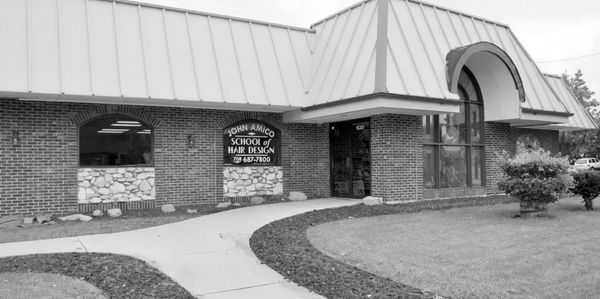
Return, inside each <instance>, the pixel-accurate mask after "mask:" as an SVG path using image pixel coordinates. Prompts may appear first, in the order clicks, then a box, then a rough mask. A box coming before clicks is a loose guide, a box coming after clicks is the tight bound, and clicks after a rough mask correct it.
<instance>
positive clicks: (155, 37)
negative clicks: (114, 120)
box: [0, 0, 314, 110]
mask: <svg viewBox="0 0 600 299" xmlns="http://www.w3.org/2000/svg"><path fill="white" fill-rule="evenodd" d="M313 35H314V34H313V33H312V31H311V30H308V29H299V28H295V27H286V26H283V25H277V24H269V23H265V22H260V21H250V20H244V19H238V18H232V17H226V16H220V15H214V14H207V13H201V12H192V11H185V10H179V9H172V8H166V7H159V6H153V5H147V4H141V3H136V2H131V1H107V0H52V1H51V0H25V1H14V0H0V36H2V38H1V39H0V66H2V68H3V70H10V71H3V72H0V91H1V92H0V93H2V94H5V95H11V94H15V93H16V94H18V95H20V97H21V98H23V97H24V98H27V97H30V98H35V97H36V96H37V95H42V96H44V95H57V98H58V99H60V98H61V97H64V98H69V99H70V98H72V97H73V96H82V97H90V96H92V97H97V98H98V99H101V98H111V97H112V98H122V101H123V102H126V101H127V100H128V99H148V100H151V99H152V100H156V99H163V100H169V102H170V103H173V104H174V105H178V104H177V102H174V100H178V101H179V103H181V102H198V103H199V105H200V106H202V103H203V102H205V103H206V105H213V106H214V104H215V103H223V104H233V105H238V106H236V107H239V105H243V104H252V105H260V106H265V107H266V109H268V107H269V106H279V107H288V109H287V110H289V109H290V108H289V107H290V106H296V107H299V106H303V104H304V100H303V99H304V98H305V97H306V95H305V89H306V87H305V85H306V84H308V82H309V78H310V73H309V72H310V65H311V63H310V62H311V49H310V48H311V46H310V44H311V40H312V38H313ZM226 106H227V105H223V107H226ZM280 109H281V108H280Z"/></svg>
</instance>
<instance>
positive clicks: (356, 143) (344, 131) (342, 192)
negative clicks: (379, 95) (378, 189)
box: [329, 119, 371, 198]
mask: <svg viewBox="0 0 600 299" xmlns="http://www.w3.org/2000/svg"><path fill="white" fill-rule="evenodd" d="M329 141H330V151H331V194H332V196H338V197H354V198H362V197H364V196H368V195H370V194H371V130H370V123H369V120H368V119H364V120H354V121H349V122H342V123H335V124H331V125H330V137H329Z"/></svg>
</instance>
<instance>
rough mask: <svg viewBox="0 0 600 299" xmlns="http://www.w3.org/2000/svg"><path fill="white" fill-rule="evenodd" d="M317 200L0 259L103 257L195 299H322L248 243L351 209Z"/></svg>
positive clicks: (36, 247)
mask: <svg viewBox="0 0 600 299" xmlns="http://www.w3.org/2000/svg"><path fill="white" fill-rule="evenodd" d="M359 202H360V201H357V200H343V199H318V200H308V201H302V202H288V203H280V204H268V205H261V206H254V207H248V208H241V209H235V210H229V211H225V212H221V213H216V214H210V215H206V216H202V217H198V218H194V219H190V220H185V221H182V222H177V223H172V224H167V225H161V226H156V227H151V228H146V229H141V230H135V231H128V232H121V233H114V234H102V235H90V236H81V237H71V238H61V239H50V240H40V241H29V242H17V243H5V244H0V257H2V256H11V255H24V254H34V253H56V252H108V253H117V254H124V255H129V256H133V257H136V258H139V259H142V260H144V261H146V262H148V263H149V264H151V265H152V266H154V267H156V268H157V269H159V270H160V271H162V272H163V273H165V274H166V275H169V276H170V277H171V278H173V280H175V281H177V282H178V283H179V284H181V286H183V287H184V288H186V289H187V290H188V291H190V293H192V294H193V295H194V296H196V297H199V298H210V299H222V298H265V299H267V298H290V299H293V298H323V297H321V296H319V295H317V294H314V293H310V292H309V291H308V290H307V289H305V288H302V287H299V286H296V285H295V284H293V283H290V282H288V281H286V280H285V278H284V277H283V276H281V275H279V274H278V273H277V272H275V271H274V270H272V269H271V268H269V267H267V266H265V265H263V264H261V263H260V261H259V260H258V259H257V258H256V256H255V255H254V253H252V250H251V249H250V245H249V239H250V236H251V235H252V233H253V232H254V231H255V230H257V229H259V228H260V227H262V226H264V225H266V224H268V223H270V222H273V221H275V220H279V219H282V218H285V217H289V216H293V215H296V214H300V213H304V212H308V211H312V210H320V209H328V208H335V207H341V206H348V205H354V204H357V203H359Z"/></svg>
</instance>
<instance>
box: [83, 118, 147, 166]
mask: <svg viewBox="0 0 600 299" xmlns="http://www.w3.org/2000/svg"><path fill="white" fill-rule="evenodd" d="M153 137H154V131H153V130H152V128H150V127H149V126H147V125H144V124H143V123H142V122H140V121H138V120H136V119H133V118H131V117H127V116H120V115H119V116H117V115H112V116H106V117H102V118H98V119H95V120H92V121H90V122H88V123H86V124H84V125H82V126H81V127H80V128H79V165H80V166H151V165H152V164H153V156H154V155H153Z"/></svg>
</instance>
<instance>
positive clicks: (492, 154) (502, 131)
mask: <svg viewBox="0 0 600 299" xmlns="http://www.w3.org/2000/svg"><path fill="white" fill-rule="evenodd" d="M510 150H511V142H510V125H509V124H505V123H497V122H486V123H485V178H486V183H485V185H486V186H485V187H486V188H485V189H486V194H488V195H489V194H497V193H499V192H501V191H499V190H498V181H499V180H500V178H501V177H502V170H501V169H500V166H499V165H498V163H497V162H498V155H500V154H502V151H507V152H509V151H510Z"/></svg>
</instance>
